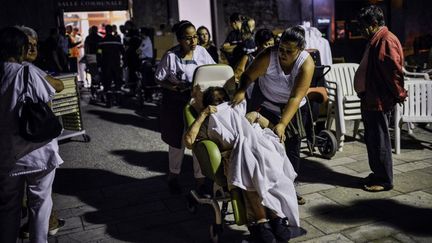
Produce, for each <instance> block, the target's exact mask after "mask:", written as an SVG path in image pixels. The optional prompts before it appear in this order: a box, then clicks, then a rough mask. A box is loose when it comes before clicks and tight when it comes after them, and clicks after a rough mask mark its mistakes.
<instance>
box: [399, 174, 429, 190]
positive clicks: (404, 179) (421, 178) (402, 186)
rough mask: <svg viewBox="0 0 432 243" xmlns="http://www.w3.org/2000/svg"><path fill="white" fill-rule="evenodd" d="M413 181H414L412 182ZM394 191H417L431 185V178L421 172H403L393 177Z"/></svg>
mask: <svg viewBox="0 0 432 243" xmlns="http://www.w3.org/2000/svg"><path fill="white" fill-rule="evenodd" d="M413 180H414V181H413ZM393 184H394V189H395V190H398V191H400V192H405V193H407V192H412V191H418V190H421V189H422V188H428V187H430V185H432V176H430V174H428V173H424V172H423V171H422V170H415V171H409V172H405V173H403V174H399V175H395V177H394V179H393Z"/></svg>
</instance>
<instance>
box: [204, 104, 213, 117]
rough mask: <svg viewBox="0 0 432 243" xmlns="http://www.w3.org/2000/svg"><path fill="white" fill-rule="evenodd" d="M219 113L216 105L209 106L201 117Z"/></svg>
mask: <svg viewBox="0 0 432 243" xmlns="http://www.w3.org/2000/svg"><path fill="white" fill-rule="evenodd" d="M216 112H217V108H216V106H214V105H209V106H207V107H206V108H205V109H204V110H203V111H202V112H201V116H204V117H207V116H209V115H210V114H213V113H216Z"/></svg>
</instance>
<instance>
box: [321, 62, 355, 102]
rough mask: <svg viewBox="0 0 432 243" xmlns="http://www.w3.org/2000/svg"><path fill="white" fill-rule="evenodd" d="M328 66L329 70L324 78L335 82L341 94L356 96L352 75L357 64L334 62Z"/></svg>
mask: <svg viewBox="0 0 432 243" xmlns="http://www.w3.org/2000/svg"><path fill="white" fill-rule="evenodd" d="M330 66H331V69H330V72H328V73H327V74H326V75H325V79H326V80H329V81H334V82H337V84H338V89H341V91H342V95H343V96H357V94H356V92H355V90H354V75H355V72H356V71H357V68H358V66H359V64H357V63H336V64H332V65H330Z"/></svg>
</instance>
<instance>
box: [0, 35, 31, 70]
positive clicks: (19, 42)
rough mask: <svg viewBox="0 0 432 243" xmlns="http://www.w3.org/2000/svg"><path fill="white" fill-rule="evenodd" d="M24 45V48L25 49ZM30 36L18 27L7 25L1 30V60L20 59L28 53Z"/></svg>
mask: <svg viewBox="0 0 432 243" xmlns="http://www.w3.org/2000/svg"><path fill="white" fill-rule="evenodd" d="M23 47H24V50H23ZM27 48H28V37H27V35H26V34H24V32H22V31H21V30H19V29H18V28H16V27H5V28H2V29H1V30H0V62H5V61H7V60H8V59H9V58H14V59H15V60H20V58H21V57H22V56H23V51H24V53H27Z"/></svg>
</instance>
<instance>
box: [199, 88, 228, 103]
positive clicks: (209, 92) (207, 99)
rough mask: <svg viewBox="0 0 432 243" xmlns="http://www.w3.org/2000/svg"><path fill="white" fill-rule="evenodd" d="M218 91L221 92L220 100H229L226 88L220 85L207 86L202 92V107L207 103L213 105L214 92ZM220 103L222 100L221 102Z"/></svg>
mask: <svg viewBox="0 0 432 243" xmlns="http://www.w3.org/2000/svg"><path fill="white" fill-rule="evenodd" d="M216 92H218V93H220V94H222V95H223V96H222V100H221V101H223V102H226V101H229V96H228V93H227V92H226V90H225V89H224V88H222V87H208V88H207V89H206V90H205V91H204V93H203V105H204V107H207V106H209V105H215V102H216V101H217V100H216V96H215V93H216ZM221 103H222V102H221Z"/></svg>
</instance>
